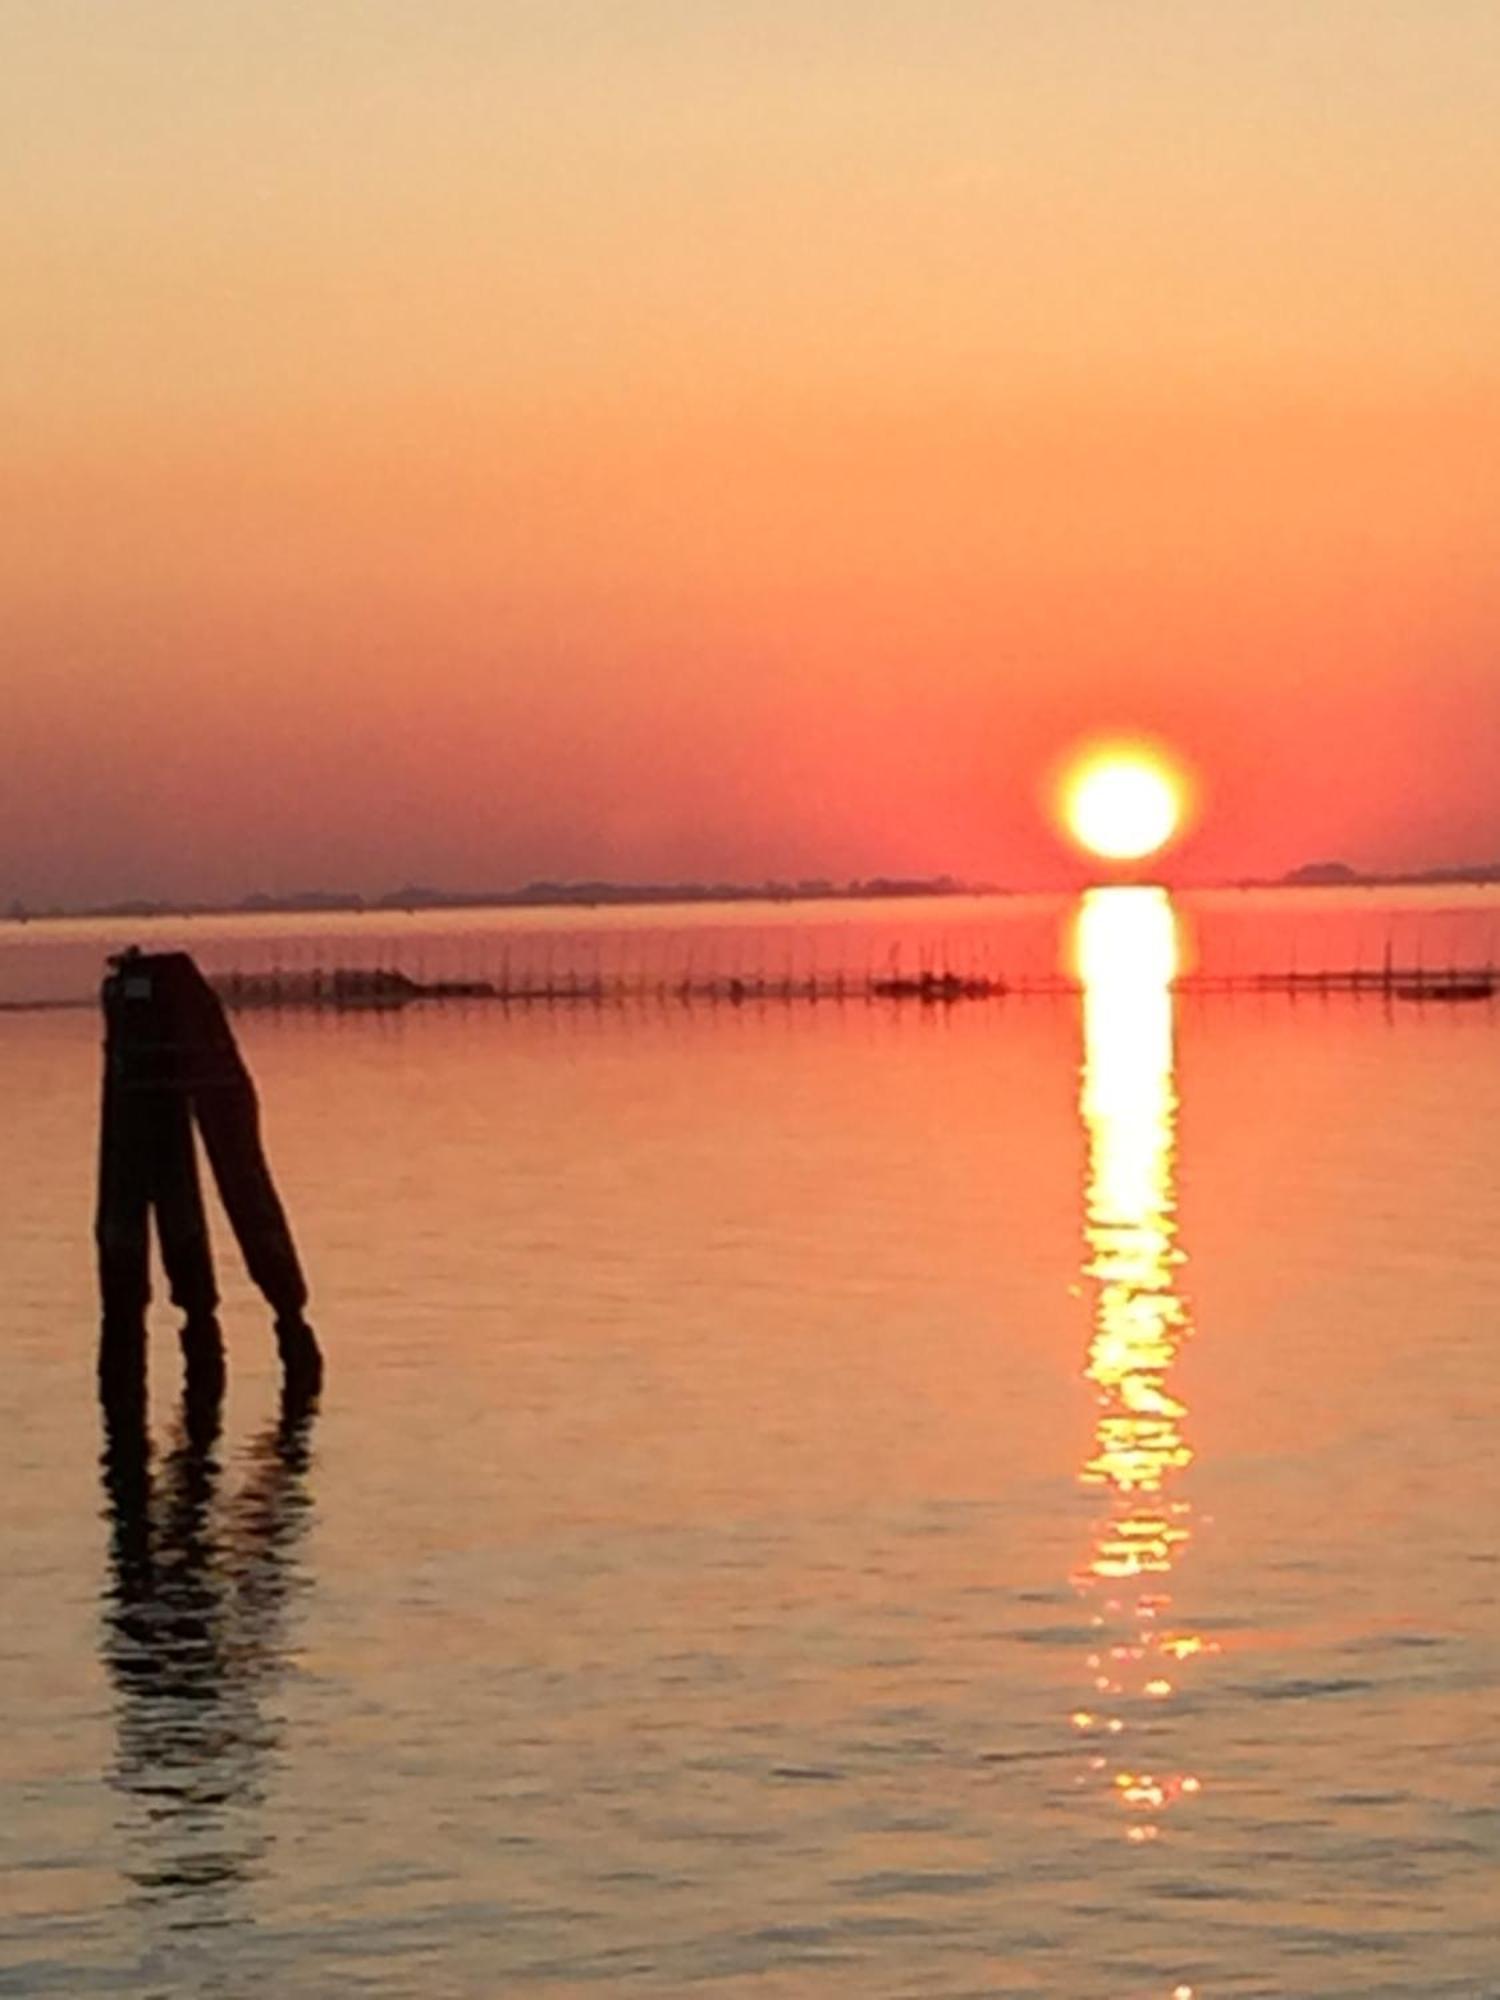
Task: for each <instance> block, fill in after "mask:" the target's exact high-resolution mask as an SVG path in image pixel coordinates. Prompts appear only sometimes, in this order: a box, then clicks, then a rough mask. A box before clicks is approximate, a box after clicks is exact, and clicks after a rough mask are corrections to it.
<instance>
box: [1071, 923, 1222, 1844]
mask: <svg viewBox="0 0 1500 2000" xmlns="http://www.w3.org/2000/svg"><path fill="white" fill-rule="evenodd" d="M1075 943H1076V950H1077V965H1078V972H1079V976H1080V978H1081V980H1082V983H1083V1049H1084V1054H1083V1084H1082V1093H1081V1100H1080V1109H1081V1111H1082V1115H1083V1122H1084V1127H1085V1130H1086V1132H1087V1135H1088V1181H1087V1189H1086V1198H1085V1208H1084V1239H1085V1246H1086V1254H1085V1258H1084V1264H1083V1272H1084V1278H1085V1281H1086V1283H1087V1284H1088V1286H1089V1288H1090V1291H1091V1295H1092V1303H1093V1331H1092V1335H1091V1338H1090V1341H1089V1349H1088V1360H1087V1364H1086V1367H1085V1371H1084V1372H1085V1375H1086V1377H1087V1379H1088V1380H1089V1382H1091V1383H1092V1384H1093V1386H1094V1389H1095V1392H1096V1395H1097V1401H1098V1415H1097V1417H1096V1420H1095V1425H1094V1435H1093V1438H1092V1440H1091V1444H1090V1449H1089V1453H1088V1456H1087V1458H1086V1459H1085V1461H1084V1464H1083V1467H1082V1470H1081V1472H1080V1475H1079V1477H1080V1479H1081V1481H1082V1482H1083V1484H1084V1485H1085V1486H1088V1487H1090V1488H1097V1489H1098V1490H1099V1492H1100V1494H1101V1496H1102V1499H1103V1503H1104V1504H1103V1508H1102V1511H1101V1513H1100V1515H1099V1517H1098V1518H1097V1520H1096V1522H1095V1526H1094V1533H1093V1539H1092V1542H1091V1545H1090V1548H1089V1551H1088V1554H1087V1557H1086V1558H1085V1560H1084V1562H1083V1564H1082V1565H1081V1566H1080V1568H1079V1570H1078V1572H1077V1574H1076V1577H1075V1581H1076V1583H1077V1586H1078V1588H1079V1590H1080V1592H1081V1593H1082V1595H1083V1596H1084V1598H1085V1599H1086V1601H1087V1602H1088V1603H1089V1604H1090V1606H1091V1609H1092V1617H1091V1624H1092V1627H1093V1630H1094V1634H1095V1642H1094V1649H1093V1651H1092V1652H1091V1653H1090V1654H1089V1658H1088V1672H1089V1684H1090V1691H1089V1695H1088V1698H1087V1701H1086V1702H1085V1703H1084V1704H1081V1705H1080V1706H1079V1707H1078V1708H1077V1709H1076V1710H1075V1711H1074V1713H1073V1716H1072V1723H1073V1727H1074V1728H1075V1730H1077V1731H1078V1732H1079V1733H1080V1734H1081V1735H1083V1736H1084V1737H1086V1738H1088V1739H1089V1740H1090V1750H1091V1756H1090V1769H1091V1771H1092V1772H1093V1773H1095V1774H1096V1775H1097V1777H1098V1778H1099V1780H1100V1782H1101V1783H1102V1785H1103V1787H1104V1789H1105V1790H1106V1791H1107V1793H1108V1794H1109V1796H1110V1798H1111V1801H1112V1805H1111V1810H1115V1811H1118V1812H1120V1813H1121V1815H1122V1820H1123V1829H1124V1832H1125V1835H1126V1837H1127V1838H1128V1839H1130V1840H1132V1841H1136V1842H1143V1841H1149V1840H1155V1839H1156V1838H1157V1837H1158V1836H1159V1834H1160V1833H1161V1831H1162V1826H1163V1823H1164V1818H1165V1815H1166V1814H1167V1813H1168V1812H1169V1811H1170V1810H1172V1809H1173V1808H1174V1807H1176V1806H1178V1805H1180V1804H1181V1803H1182V1802H1183V1801H1184V1800H1187V1799H1191V1798H1192V1797H1193V1796H1194V1795H1195V1794H1196V1793H1198V1792H1199V1790H1200V1789H1201V1785H1200V1781H1199V1779H1198V1778H1197V1777H1196V1776H1195V1775H1194V1774H1193V1773H1192V1772H1191V1771H1188V1770H1186V1769H1184V1768H1182V1765H1181V1760H1180V1757H1178V1756H1177V1755H1176V1754H1175V1753H1173V1752H1172V1751H1171V1750H1170V1749H1169V1747H1168V1740H1169V1739H1168V1733H1167V1732H1166V1731H1165V1730H1164V1729H1163V1727H1162V1723H1163V1721H1164V1714H1163V1710H1164V1707H1165V1706H1166V1705H1169V1704H1170V1703H1171V1702H1172V1700H1173V1699H1174V1697H1175V1696H1176V1695H1177V1694H1178V1693H1179V1691H1180V1688H1181V1685H1182V1681H1183V1678H1184V1676H1185V1675H1187V1674H1189V1673H1190V1672H1191V1663H1192V1662H1193V1661H1194V1660H1195V1659H1196V1658H1197V1657H1198V1656H1199V1655H1201V1654H1203V1653H1205V1652H1208V1651H1211V1650H1213V1648H1212V1644H1211V1642H1210V1641H1208V1640H1206V1639H1205V1638H1204V1637H1203V1636H1202V1634H1200V1633H1197V1632H1193V1631H1189V1630H1186V1629H1184V1627H1183V1626H1182V1625H1181V1624H1180V1623H1178V1622H1177V1621H1175V1620H1174V1618H1173V1616H1172V1595H1171V1589H1170V1583H1171V1578H1172V1573H1173V1571H1174V1570H1175V1568H1176V1566H1177V1564H1178V1563H1179V1562H1180V1561H1181V1559H1182V1556H1183V1554H1184V1552H1185V1551H1186V1549H1187V1546H1188V1544H1189V1542H1190V1541H1191V1539H1192V1534H1193V1515H1192V1506H1191V1502H1190V1501H1189V1500H1188V1498H1187V1497H1186V1496H1185V1494H1184V1492H1183V1490H1182V1486H1183V1480H1184V1475H1185V1474H1186V1472H1187V1470H1188V1468H1189V1467H1190V1466H1191V1464H1192V1462H1193V1452H1192V1447H1191V1445H1190V1444H1189V1442H1188V1437H1187V1415H1188V1413H1187V1410H1186V1408H1185V1406H1184V1404H1183V1402H1182V1400H1181V1397H1180V1395H1179V1394H1178V1393H1177V1390H1176V1387H1175V1385H1174V1383H1173V1379H1172V1377H1173V1370H1174V1365H1175V1363H1176V1360H1177V1357H1178V1354H1179V1351H1180V1350H1181V1347H1182V1344H1183V1342H1184V1341H1185V1340H1186V1339H1187V1338H1188V1336H1189V1334H1190V1333H1191V1332H1192V1323H1191V1320H1190V1318H1189V1314H1188V1306H1187V1301H1186V1300H1185V1299H1184V1297H1183V1295H1182V1293H1181V1291H1180V1290H1179V1289H1178V1284H1177V1274H1178V1268H1179V1266H1180V1265H1181V1263H1182V1261H1183V1253H1182V1250H1181V1247H1180V1245H1179V1243H1178V1240H1177V1216H1176V1189H1175V1182H1174V1153H1175V1146H1176V1118H1177V1092H1176V1082H1175V1072H1174V1057H1173V995H1172V981H1173V978H1174V976H1175V974H1176V970H1177V962H1178V938H1177V919H1176V915H1175V913H1174V911H1173V908H1172V904H1171V901H1170V899H1169V897H1168V896H1167V894H1166V891H1165V890H1163V889H1149V888H1117V889H1097V890H1093V891H1091V892H1090V893H1089V894H1088V895H1087V896H1085V897H1084V899H1083V902H1082V905H1081V907H1080V910H1079V914H1078V923H1077V932H1076V939H1075Z"/></svg>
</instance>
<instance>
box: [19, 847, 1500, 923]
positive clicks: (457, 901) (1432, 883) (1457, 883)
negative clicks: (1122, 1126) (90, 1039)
mask: <svg viewBox="0 0 1500 2000" xmlns="http://www.w3.org/2000/svg"><path fill="white" fill-rule="evenodd" d="M1497 884H1500V862H1479V863H1472V864H1464V865H1459V866H1454V867H1441V868H1424V869H1411V870H1397V871H1391V872H1384V871H1372V872H1366V871H1365V870H1363V869H1358V868H1352V867H1350V866H1349V865H1348V864H1347V863H1345V862H1338V861H1317V862H1307V863H1304V864H1303V865H1302V866H1300V867H1297V868H1293V869H1290V870H1288V872H1287V873H1286V874H1284V875H1277V876H1242V877H1237V878H1236V879H1234V880H1233V881H1203V882H1184V883H1179V884H1177V885H1175V886H1176V887H1177V888H1178V889H1179V890H1182V891H1190V890H1214V889H1220V890H1225V889H1227V890H1252V889H1315V890H1316V889H1439V888H1486V887H1489V888H1493V887H1495V886H1496V885H1497ZM1023 893H1026V892H1024V891H1022V890H1018V889H1014V888H1009V887H1002V886H1000V885H999V884H997V883H994V882H965V881H961V880H959V879H958V878H957V877H955V876H950V875H936V876H884V875H876V876H871V877H868V878H866V879H864V880H855V881H849V882H832V881H822V880H803V881H799V882H777V881H772V882H757V883H738V882H709V883H705V882H530V883H527V884H526V885H525V887H524V888H519V889H487V890H481V891H476V892H474V893H472V894H471V893H465V892H463V891H448V890H442V889H432V888H427V887H424V886H418V885H410V886H408V887H406V888H403V889H392V890H389V891H387V892H386V893H385V894H383V895H379V896H361V895H359V894H357V893H356V892H354V891H353V890H350V891H347V892H345V891H339V890H319V889H310V890H304V891H299V892H293V893H291V894H289V895H285V896H273V895H266V894H255V895H250V896H245V897H242V898H241V899H240V900H239V901H238V902H235V903H214V902H204V903H174V902H157V901H153V900H152V899H150V898H149V897H131V898H127V899H125V900H122V901H120V902H114V903H98V904H86V905H79V906H66V905H52V906H49V907H46V908H38V909H32V908H31V907H29V906H28V905H26V904H24V903H22V902H20V901H16V902H12V903H11V905H10V906H9V907H8V908H7V909H5V910H3V911H0V923H5V924H11V925H20V924H27V923H47V922H53V921H58V920H68V921H73V922H94V923H101V922H110V921H124V920H129V919H144V918H153V917H168V918H174V919H185V918H194V917H247V916H279V917H306V916H393V915H401V916H415V915H418V914H420V913H423V912H427V911H442V910H548V909H577V910H597V909H643V908H645V909H649V908H652V907H655V906H670V905H683V904H689V905H691V904H702V905H734V904H742V903H837V902H845V903H860V902H880V901H893V900H898V899H902V898H905V899H910V900H925V899H930V898H943V897H956V896H1014V895H1020V894H1023ZM1038 893H1045V892H1038Z"/></svg>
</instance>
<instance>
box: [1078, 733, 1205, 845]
mask: <svg viewBox="0 0 1500 2000" xmlns="http://www.w3.org/2000/svg"><path fill="white" fill-rule="evenodd" d="M1063 814H1064V817H1065V818H1066V820H1067V822H1068V830H1069V831H1070V832H1071V834H1072V835H1073V838H1074V839H1075V840H1076V841H1077V842H1078V844H1079V846H1080V847H1086V848H1087V849H1088V850H1089V852H1090V854H1097V855H1099V856H1100V857H1101V859H1103V860H1105V861H1139V860H1141V859H1142V858H1143V856H1145V855H1147V854H1155V852H1156V851H1157V849H1158V848H1159V847H1164V846H1165V845H1166V843H1167V842H1168V841H1169V840H1170V839H1171V838H1172V835H1173V834H1174V833H1175V832H1176V831H1177V827H1178V823H1179V821H1180V820H1181V818H1182V788H1181V785H1180V783H1179V782H1178V780H1177V779H1176V778H1175V777H1174V776H1173V774H1172V772H1171V771H1170V770H1168V769H1167V768H1166V766H1165V765H1163V764H1162V763H1160V762H1159V761H1157V760H1156V759H1155V758H1153V757H1150V756H1147V755H1144V754H1143V753H1141V752H1139V751H1128V750H1111V751H1105V752H1102V753H1100V754H1098V755H1096V756H1093V757H1090V758H1089V759H1088V761H1087V762H1086V763H1083V764H1081V765H1079V766H1078V767H1077V769H1076V770H1074V771H1073V772H1072V773H1071V775H1070V776H1069V778H1068V780H1067V785H1066V788H1065V790H1064V793H1063Z"/></svg>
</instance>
